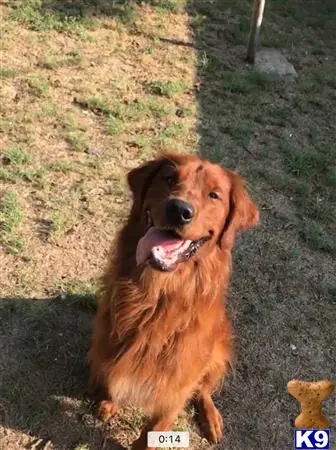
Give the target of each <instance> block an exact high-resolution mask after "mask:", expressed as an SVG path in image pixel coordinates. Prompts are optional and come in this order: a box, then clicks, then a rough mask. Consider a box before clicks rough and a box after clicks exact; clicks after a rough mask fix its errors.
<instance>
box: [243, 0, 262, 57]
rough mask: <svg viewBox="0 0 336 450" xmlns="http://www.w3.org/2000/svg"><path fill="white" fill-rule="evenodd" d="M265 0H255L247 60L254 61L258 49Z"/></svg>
mask: <svg viewBox="0 0 336 450" xmlns="http://www.w3.org/2000/svg"><path fill="white" fill-rule="evenodd" d="M264 7H265V0H254V4H253V12H252V19H251V29H250V37H249V42H248V46H247V56H246V59H247V62H249V63H250V64H253V63H254V60H255V55H256V49H257V45H258V41H259V32H260V27H261V23H262V20H263V15H264Z"/></svg>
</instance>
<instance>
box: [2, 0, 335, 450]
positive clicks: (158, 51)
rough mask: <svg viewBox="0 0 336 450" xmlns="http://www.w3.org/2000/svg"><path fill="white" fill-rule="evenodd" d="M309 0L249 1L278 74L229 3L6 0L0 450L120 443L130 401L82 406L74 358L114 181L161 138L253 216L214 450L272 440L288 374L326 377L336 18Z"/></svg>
mask: <svg viewBox="0 0 336 450" xmlns="http://www.w3.org/2000/svg"><path fill="white" fill-rule="evenodd" d="M315 3H316V2H315V1H313V2H303V1H302V0H293V1H289V0H281V1H280V0H279V1H277V2H272V3H270V4H269V5H268V6H267V7H266V11H265V18H264V22H263V25H262V29H261V45H262V46H265V47H272V46H274V47H276V48H278V49H279V50H281V51H282V52H283V53H284V54H285V55H286V56H288V58H289V59H290V61H291V62H292V63H293V65H294V66H295V68H296V69H297V72H298V76H297V77H296V79H295V80H293V81H292V82H287V81H285V80H281V79H275V78H273V77H271V76H269V75H265V74H261V73H257V72H255V71H254V70H252V68H251V67H248V66H247V65H246V64H245V61H244V56H245V51H246V40H247V36H248V29H249V20H250V14H251V4H247V3H246V2H245V1H243V0H238V1H237V2H229V1H228V0H222V1H217V0H215V1H211V2H208V1H205V0H193V1H190V2H185V1H184V0H157V1H156V0H155V1H151V2H144V3H141V2H135V3H134V2H133V3H132V4H130V3H127V2H126V3H125V2H111V1H109V0H99V1H98V0H97V1H82V2H80V1H68V2H66V1H62V2H61V1H47V0H24V1H23V0H15V1H14V2H7V4H6V5H4V7H3V12H4V14H3V25H4V32H3V33H2V51H3V54H4V58H3V59H4V61H6V64H3V65H2V66H3V67H1V69H0V79H1V93H0V100H1V101H0V115H1V117H0V198H1V203H0V204H1V206H0V230H1V231H0V244H1V247H2V248H3V249H4V251H3V252H0V267H1V280H0V284H1V286H0V291H1V293H2V296H3V297H5V298H7V300H1V301H0V322H1V333H0V347H1V349H3V351H1V361H0V365H1V368H2V371H1V373H2V377H3V381H4V382H3V383H1V386H0V397H1V408H5V409H4V411H5V415H6V426H7V427H8V430H9V431H8V430H3V428H1V427H0V440H1V444H2V445H3V447H4V448H9V449H10V448H19V447H20V448H23V447H25V448H26V447H27V448H30V447H33V446H34V445H35V446H41V445H44V442H45V441H42V442H39V439H45V437H46V436H47V437H48V439H50V441H51V446H53V447H55V448H67V449H72V450H74V449H77V450H84V449H85V448H90V449H94V448H104V447H108V446H110V444H111V446H112V447H114V444H115V442H114V441H116V442H118V443H122V444H123V445H125V446H128V445H130V444H131V442H132V441H133V440H134V439H135V438H136V437H137V435H138V433H139V429H140V427H141V424H142V423H143V421H144V420H145V418H144V417H143V415H142V413H141V411H138V410H135V409H133V408H130V409H127V410H124V411H123V412H122V413H121V414H119V415H118V416H117V417H116V418H115V419H114V420H113V421H111V423H109V424H108V426H103V425H102V424H100V423H99V421H97V420H95V419H94V417H93V409H92V404H91V402H90V401H89V400H88V399H87V398H86V397H85V396H84V395H83V393H84V392H85V389H86V369H85V365H84V360H85V354H86V351H87V347H88V336H89V332H90V327H91V323H92V315H93V313H94V311H95V308H96V295H95V293H96V290H97V288H98V287H99V286H98V285H99V282H97V280H98V277H99V276H100V274H101V273H102V271H103V269H104V267H105V263H106V258H107V255H108V253H109V251H110V246H111V245H112V242H113V238H114V236H115V234H116V232H117V230H118V229H119V227H120V225H121V223H123V221H124V219H125V217H126V215H127V213H128V211H129V207H130V198H129V191H128V189H127V183H126V180H125V175H126V173H127V171H128V170H130V169H131V168H134V167H136V166H137V165H138V164H140V163H142V162H144V161H146V160H148V159H150V158H152V157H154V156H156V155H157V154H158V153H159V152H161V151H164V150H175V151H186V152H193V151H197V152H199V153H201V154H202V155H203V156H205V157H206V158H209V159H211V160H213V161H215V162H219V163H221V164H223V165H225V166H226V167H228V168H230V169H234V170H237V171H238V172H240V173H241V174H242V176H243V177H244V178H246V179H247V180H248V182H249V186H250V188H251V193H252V196H253V198H254V199H255V201H256V202H257V204H258V206H259V209H260V210H261V226H260V228H259V229H258V230H256V231H255V233H251V234H246V235H245V236H242V237H241V238H239V240H237V246H236V248H235V251H234V254H233V280H232V285H231V294H230V300H229V302H228V308H229V309H230V313H231V316H232V319H233V326H234V334H235V336H236V338H235V345H236V353H237V365H236V368H235V371H234V373H233V375H230V376H229V377H228V379H227V380H226V382H225V386H224V387H225V389H224V394H223V395H219V396H217V398H216V401H217V404H218V407H219V408H220V410H221V412H222V413H223V416H224V419H225V438H224V441H223V443H222V444H220V445H223V446H224V447H225V448H228V449H232V450H241V449H242V448H249V449H251V450H256V449H260V448H269V447H270V445H271V446H272V448H288V446H289V445H290V444H289V441H288V439H289V438H288V430H289V429H290V428H291V427H290V419H292V418H293V417H294V415H295V412H296V409H295V408H296V406H295V405H294V402H292V403H291V400H290V399H289V398H288V396H287V394H286V383H287V382H288V380H289V379H290V378H292V377H297V378H302V379H323V378H328V377H329V378H331V377H332V376H333V375H334V372H333V371H334V361H333V360H332V358H331V357H330V348H332V346H333V345H334V341H335V337H334V332H333V331H332V330H333V329H334V320H333V314H332V311H333V310H332V306H333V303H332V299H333V296H334V285H335V280H334V273H333V262H334V257H335V242H334V241H335V239H334V223H335V220H336V218H335V208H334V205H335V200H336V199H335V182H336V177H335V173H336V172H335V162H334V148H335V144H334V136H335V134H336V129H335V120H334V102H333V100H334V90H335V87H336V76H335V52H334V38H335V23H336V20H335V5H334V2H333V1H332V0H326V1H325V2H323V4H322V3H321V4H319V5H318V7H317V6H316V4H315ZM49 297H50V299H49V300H45V299H46V298H49ZM24 298H26V300H23V299H24ZM37 299H41V300H37ZM43 299H44V300H43ZM275 333H276V335H277V339H276V340H275V339H274V335H275ZM293 345H294V346H295V347H296V352H295V353H293V352H292V350H291V349H292V348H293ZM256 361H257V362H258V363H257V364H256ZM27 373H28V374H30V376H29V380H28V382H27ZM260 379H263V380H264V382H263V384H260ZM242 405H244V408H243V411H242V408H241V407H242ZM1 408H0V410H1ZM328 408H329V409H328ZM326 409H327V410H328V411H329V414H330V415H331V413H330V411H331V407H330V404H329V406H328V404H327V405H326ZM255 411H259V412H260V414H259V415H257V416H256V415H255V414H254V412H255ZM0 415H1V412H0ZM193 416H195V414H191V413H190V412H189V413H188V415H187V416H186V417H180V418H179V419H178V420H177V422H176V423H175V424H174V429H183V430H189V431H190V432H191V449H192V450H203V449H206V448H209V447H208V446H207V444H206V443H205V442H204V441H202V440H201V433H200V431H199V430H198V429H197V428H196V427H195V425H194V420H193V419H194V417H193ZM292 416H293V417H292ZM251 417H252V418H251ZM274 427H276V429H277V432H276V433H275V434H274V436H273V437H272V439H273V440H272V443H271V444H270V441H269V429H271V428H272V429H274ZM27 430H28V431H29V433H27ZM46 445H48V443H46Z"/></svg>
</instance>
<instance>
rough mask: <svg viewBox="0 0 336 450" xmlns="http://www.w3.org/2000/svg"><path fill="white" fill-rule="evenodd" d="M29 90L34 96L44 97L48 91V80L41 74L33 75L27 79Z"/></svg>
mask: <svg viewBox="0 0 336 450" xmlns="http://www.w3.org/2000/svg"><path fill="white" fill-rule="evenodd" d="M27 85H28V87H29V91H30V93H31V94H32V95H34V96H35V97H46V96H47V95H48V93H49V83H48V80H47V79H46V78H44V77H42V76H35V77H32V78H30V79H29V80H27Z"/></svg>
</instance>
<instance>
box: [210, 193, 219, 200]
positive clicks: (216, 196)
mask: <svg viewBox="0 0 336 450" xmlns="http://www.w3.org/2000/svg"><path fill="white" fill-rule="evenodd" d="M208 197H209V198H213V199H215V200H218V199H219V195H218V194H217V192H209V194H208Z"/></svg>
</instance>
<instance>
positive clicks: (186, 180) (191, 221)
mask: <svg viewBox="0 0 336 450" xmlns="http://www.w3.org/2000/svg"><path fill="white" fill-rule="evenodd" d="M128 181H129V184H130V187H131V189H132V191H133V195H134V205H133V211H132V214H134V215H136V216H137V217H138V220H139V221H140V222H141V225H142V228H143V237H142V238H141V239H140V241H139V243H138V248H137V255H136V256H137V263H138V264H139V265H142V264H150V265H151V266H152V267H153V268H154V269H158V270H162V271H172V270H174V269H175V268H176V267H177V265H178V264H182V263H185V262H186V261H188V260H190V259H191V258H193V259H196V258H204V257H206V253H207V252H210V251H211V250H212V249H213V248H214V247H215V246H216V245H217V246H219V247H220V248H222V250H223V251H225V250H230V249H231V247H232V245H233V242H234V236H235V234H236V232H237V231H238V230H240V229H244V228H249V227H251V226H253V225H255V224H256V223H257V222H258V210H257V208H256V207H255V205H254V204H253V203H252V201H251V200H250V198H249V196H248V194H247V193H246V191H245V188H244V183H243V181H242V179H241V178H240V177H239V176H238V175H237V174H234V173H232V172H230V171H228V170H225V169H223V168H221V167H220V166H218V165H215V164H211V163H210V162H208V161H202V160H200V159H198V158H196V157H194V156H189V155H166V156H164V157H162V158H160V159H158V160H155V161H151V162H149V163H148V164H146V165H144V166H142V167H140V168H138V169H134V170H133V171H131V172H130V173H129V175H128Z"/></svg>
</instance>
